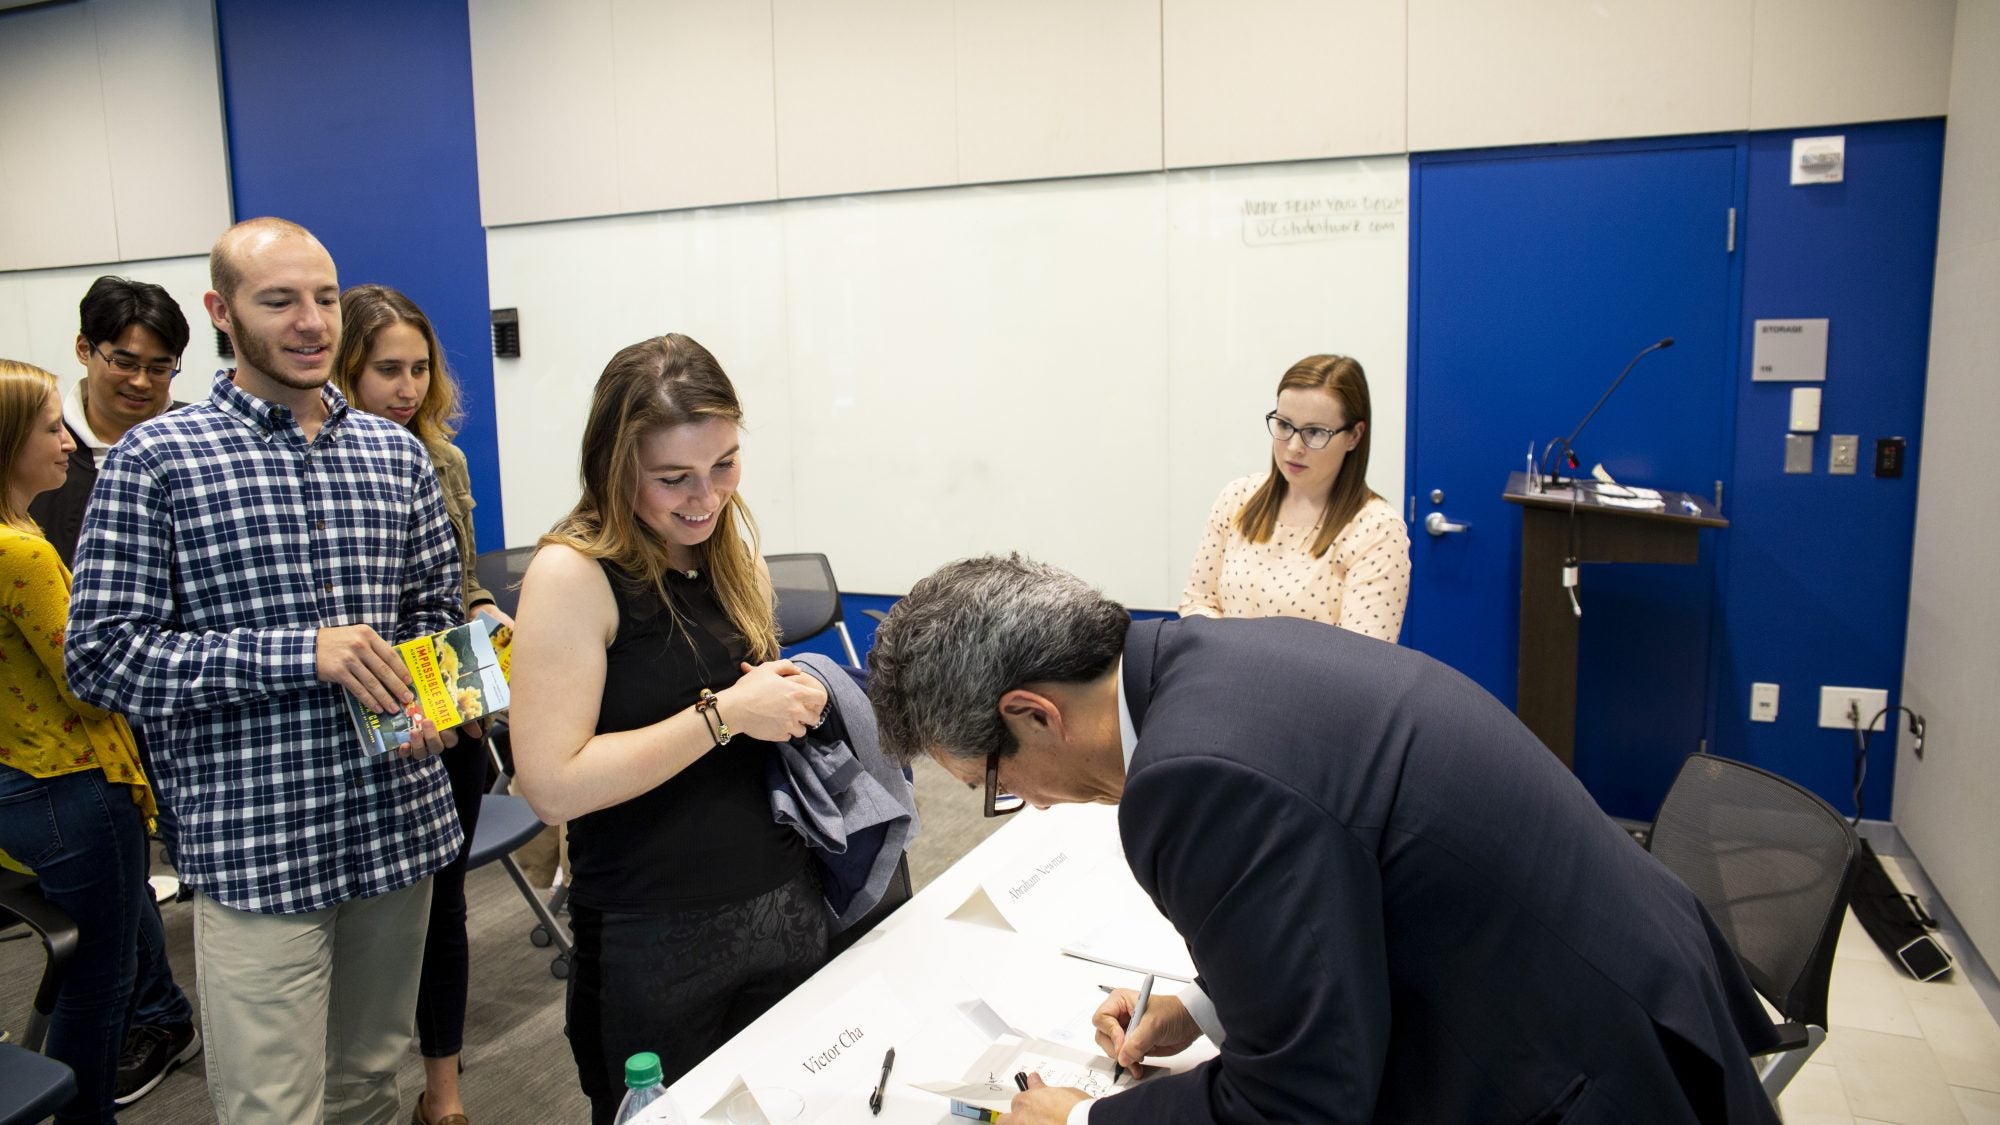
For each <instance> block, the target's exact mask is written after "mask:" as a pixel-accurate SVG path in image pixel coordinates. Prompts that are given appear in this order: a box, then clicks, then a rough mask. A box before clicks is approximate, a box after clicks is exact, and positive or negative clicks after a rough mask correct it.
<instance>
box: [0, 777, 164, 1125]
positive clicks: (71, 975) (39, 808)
mask: <svg viewBox="0 0 2000 1125" xmlns="http://www.w3.org/2000/svg"><path fill="white" fill-rule="evenodd" d="M0 848H5V849H6V850H7V852H8V854H10V855H12V856H13V857H14V858H15V859H17V860H19V861H21V863H23V864H25V865H26V866H28V867H30V868H32V869H33V870H34V872H35V876H36V878H37V879H39V880H40V882H41V890H42V897H44V898H46V899H48V900H49V902H50V903H52V904H53V905H54V906H55V907H56V908H57V909H59V910H61V911H62V912H63V913H65V914H67V915H69V917H70V920H71V921H73V922H75V923H76V929H77V950H76V956H75V957H74V958H73V959H72V960H71V961H70V963H69V969H68V971H67V972H65V973H64V975H63V980H62V990H61V991H60V992H58V993H57V994H56V1010H55V1017H54V1019H52V1020H51V1021H50V1023H49V1038H48V1044H47V1048H46V1049H47V1051H48V1054H49V1056H50V1057H51V1058H55V1059H59V1060H61V1061H62V1062H63V1063H64V1064H66V1065H68V1067H69V1068H70V1069H71V1070H73V1071H75V1072H76V1083H77V1092H76V1097H74V1098H72V1099H70V1103H69V1104H68V1105H66V1106H64V1107H63V1109H62V1111H61V1112H59V1113H57V1114H56V1120H57V1121H59V1122H109V1121H115V1120H116V1117H115V1116H114V1113H113V1107H112V1104H111V1099H112V1096H113V1092H114V1089H115V1087H116V1085H117V1080H118V1055H119V1052H120V1051H121V1049H122V1048H123V1047H124V1043H125V1020H126V1009H127V1007H128V1006H129V1004H130V1002H131V999H132V984H133V979H134V977H135V975H136V974H137V972H138V968H139V958H138V948H139V929H140V925H141V919H142V918H143V917H145V916H147V915H149V914H150V915H151V917H152V918H153V921H154V924H155V926H156V927H157V925H158V921H159V914H158V912H157V910H156V909H154V908H153V907H152V906H151V902H152V891H151V888H149V887H148V886H147V884H146V829H145V822H144V821H143V820H142V819H141V818H140V814H139V808H138V806H137V805H134V804H133V803H132V794H131V790H130V789H129V788H128V787H126V786H123V785H114V784H112V783H111V782H110V781H109V780H107V779H106V778H105V776H104V773H103V771H101V770H86V771H84V772H82V773H72V774H64V775H63V776H61V777H49V778H38V777H32V776H30V775H28V774H26V773H24V772H22V771H20V770H17V769H14V768H13V767H11V766H7V765H0ZM164 944H165V943H164V941H162V942H161V943H160V945H161V963H162V964H164V961H165V951H164ZM169 984H171V981H170V982H169ZM176 991H178V989H176ZM186 1003H187V999H186V997H182V998H181V1004H182V1005H183V1006H185V1005H186Z"/></svg>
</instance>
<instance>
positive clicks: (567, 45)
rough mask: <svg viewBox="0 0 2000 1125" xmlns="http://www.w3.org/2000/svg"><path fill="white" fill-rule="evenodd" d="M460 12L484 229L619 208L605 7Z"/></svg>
mask: <svg viewBox="0 0 2000 1125" xmlns="http://www.w3.org/2000/svg"><path fill="white" fill-rule="evenodd" d="M467 11H468V16H469V21H470V26H471V34H472V97H473V104H474V113H473V118H474V120H473V126H474V131H475V134H476V136H477V140H478V145H479V209H480V212H481V215H482V217H483V218H484V221H485V223H486V225H487V226H499V225H502V224H505V223H519V222H531V221H535V220H541V219H559V218H574V217H578V216H583V215H609V214H613V213H615V212H618V211H620V210H621V209H622V207H621V205H620V202H619V193H618V156H617V154H618V144H619V136H618V128H617V117H616V115H615V114H614V113H613V112H612V106H613V105H614V103H615V98H616V83H615V78H614V76H615V73H616V71H615V67H614V63H615V61H616V50H615V36H614V25H613V22H612V15H611V13H612V4H611V0H567V2H565V3H562V4H545V3H540V2H539V0H470V3H469V5H468V9H467Z"/></svg>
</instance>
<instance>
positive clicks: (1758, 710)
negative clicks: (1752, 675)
mask: <svg viewBox="0 0 2000 1125" xmlns="http://www.w3.org/2000/svg"><path fill="white" fill-rule="evenodd" d="M1750 721H1751V722H1753V723H1775V722H1777V721H1778V685H1777V684H1751V685H1750Z"/></svg>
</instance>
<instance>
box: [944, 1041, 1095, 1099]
mask: <svg viewBox="0 0 2000 1125" xmlns="http://www.w3.org/2000/svg"><path fill="white" fill-rule="evenodd" d="M1113 1065H1114V1064H1113V1063H1112V1061H1111V1060H1110V1059H1108V1058H1105V1057H1104V1056H1103V1055H1095V1054H1090V1053H1088V1052H1085V1051H1079V1050H1077V1049H1075V1048H1074V1047H1065V1046H1063V1045H1062V1044H1060V1043H1049V1042H1046V1041H1044V1040H1040V1039H1016V1038H1014V1037H1013V1036H1011V1035H1010V1036H1007V1037H1005V1038H1002V1039H1000V1040H998V1041H996V1042H995V1043H994V1044H993V1045H992V1046H991V1047H988V1048H987V1049H986V1052H985V1053H984V1054H982V1055H980V1056H979V1057H978V1058H977V1059H975V1060H974V1061H973V1063H972V1065H971V1066H969V1067H967V1068H966V1069H965V1074H964V1075H963V1076H962V1077H960V1078H959V1080H958V1081H956V1082H916V1083H912V1085H914V1086H915V1087H916V1088H917V1089H919V1090H928V1091H929V1092H931V1093H933V1094H939V1095H942V1096H944V1097H947V1098H953V1099H955V1100H957V1101H961V1102H965V1103H967V1104H968V1105H976V1106H979V1107H981V1108H983V1109H993V1110H1001V1111H1005V1110H1006V1109H1007V1107H1008V1106H1010V1105H1012V1104H1013V1101H1014V1095H1015V1094H1016V1093H1018V1092H1019V1090H1020V1087H1018V1086H1016V1085H1015V1084H1014V1075H1015V1074H1017V1073H1019V1072H1021V1071H1026V1072H1027V1073H1029V1074H1039V1075H1041V1076H1042V1081H1044V1082H1046V1083H1048V1084H1049V1085H1051V1086H1074V1087H1076V1088H1078V1089H1080V1090H1082V1091H1083V1092H1084V1093H1086V1094H1089V1095H1090V1096H1091V1097H1093V1098H1101V1097H1104V1096H1106V1095H1107V1094H1114V1093H1117V1092H1118V1091H1119V1090H1121V1089H1123V1088H1124V1087H1122V1086H1116V1085H1114V1083H1115V1081H1116V1078H1115V1076H1114V1075H1113ZM1128 1081H1129V1080H1128Z"/></svg>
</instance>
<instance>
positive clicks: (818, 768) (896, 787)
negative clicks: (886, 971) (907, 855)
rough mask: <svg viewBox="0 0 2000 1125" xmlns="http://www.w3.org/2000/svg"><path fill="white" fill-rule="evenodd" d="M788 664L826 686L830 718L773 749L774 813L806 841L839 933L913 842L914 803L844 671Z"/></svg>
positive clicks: (802, 659) (810, 658)
mask: <svg viewBox="0 0 2000 1125" xmlns="http://www.w3.org/2000/svg"><path fill="white" fill-rule="evenodd" d="M792 662H793V663H794V664H797V665H799V666H800V667H802V668H804V669H805V670H806V671H807V672H809V673H811V674H812V675H813V676H814V677H815V678H816V679H818V680H819V681H820V682H821V683H822V684H825V685H826V691H827V697H828V698H829V699H831V700H832V701H833V710H832V712H831V713H830V714H829V715H828V716H827V720H826V722H825V723H824V724H822V725H821V726H820V727H819V728H818V729H817V730H809V731H807V732H806V733H805V735H804V736H803V737H800V738H795V739H792V740H791V741H790V742H781V743H778V752H777V753H776V754H774V755H772V756H771V759H770V761H771V765H770V768H769V772H770V777H769V780H770V788H771V813H772V815H773V816H775V817H776V818H777V820H778V823H780V824H788V825H791V826H792V827H794V828H796V829H798V830H799V832H800V833H801V834H802V835H804V836H805V838H806V844H807V845H808V846H809V847H810V848H811V849H812V857H813V859H814V861H815V862H816V863H817V864H818V865H819V872H820V881H821V883H822V884H824V886H825V891H826V901H827V906H828V907H829V908H830V909H831V910H832V912H833V925H832V929H833V932H834V933H839V932H840V931H841V930H844V929H846V928H847V927H849V926H851V925H853V924H854V923H856V922H858V921H860V920H861V918H862V917H863V916H864V915H866V914H867V913H868V912H869V911H870V910H871V909H873V908H874V906H875V904H876V903H878V902H880V901H882V895H883V894H884V892H886V891H887V890H888V887H889V882H890V880H891V879H893V878H894V877H895V875H896V865H897V864H898V863H899V862H901V860H902V858H903V852H904V851H905V850H907V849H908V848H909V846H910V843H911V842H912V841H914V840H915V839H916V838H917V831H918V823H917V797H916V793H915V792H914V791H913V790H912V789H911V787H910V779H909V778H908V777H906V776H904V774H903V770H902V768H901V767H900V766H897V765H895V764H893V763H891V762H890V761H889V759H887V758H885V757H883V756H882V747H881V743H880V742H879V740H878V739H877V737H876V734H875V710H874V708H873V707H871V706H870V705H869V703H868V696H867V694H866V693H865V692H863V691H862V690H861V688H860V686H859V685H858V684H856V683H855V682H854V680H853V679H852V678H851V677H850V676H849V675H848V673H847V671H846V669H844V668H842V667H841V666H840V665H839V664H837V663H835V662H834V661H833V660H831V659H830V658H828V657H825V656H821V655H819V654H817V653H805V654H803V655H800V656H796V657H793V658H792Z"/></svg>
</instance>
